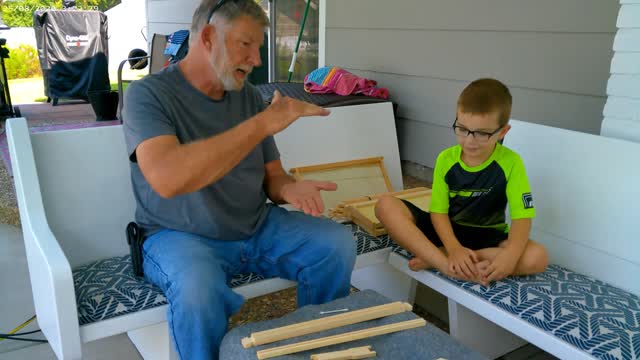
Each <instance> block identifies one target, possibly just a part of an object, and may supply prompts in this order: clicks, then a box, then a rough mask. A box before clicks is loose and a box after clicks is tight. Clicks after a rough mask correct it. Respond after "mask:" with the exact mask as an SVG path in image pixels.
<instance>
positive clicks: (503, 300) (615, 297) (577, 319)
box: [393, 244, 640, 360]
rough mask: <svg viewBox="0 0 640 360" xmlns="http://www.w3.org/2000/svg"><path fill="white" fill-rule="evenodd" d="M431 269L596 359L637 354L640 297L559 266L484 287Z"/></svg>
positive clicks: (634, 359)
mask: <svg viewBox="0 0 640 360" xmlns="http://www.w3.org/2000/svg"><path fill="white" fill-rule="evenodd" d="M393 248H394V249H393V252H394V253H396V254H399V255H401V256H403V257H405V258H407V259H410V258H411V257H412V255H411V254H410V253H409V252H408V251H406V250H404V249H402V248H401V247H399V246H398V245H395V244H394V246H393ZM431 272H433V273H434V274H437V275H438V276H440V277H442V278H444V279H446V280H448V281H450V282H451V283H453V284H455V285H457V286H459V287H461V288H463V289H465V290H467V291H468V292H470V293H472V294H474V295H476V296H479V297H481V298H483V299H484V300H487V301H489V302H490V303H492V304H494V305H496V306H498V307H500V308H502V309H503V310H506V311H508V312H510V313H512V314H514V315H517V316H519V317H520V318H522V319H523V320H525V321H527V322H529V323H530V324H533V325H535V326H536V327H538V328H540V329H542V330H544V331H546V332H548V333H551V334H553V335H554V336H556V337H558V338H560V339H562V340H564V341H566V342H568V343H570V344H572V345H574V346H576V347H577V348H579V349H582V350H584V351H585V352H587V353H589V354H591V355H593V356H594V357H596V358H598V359H620V360H638V359H640V297H638V296H636V295H634V294H631V293H629V292H627V291H624V290H621V289H618V288H616V287H613V286H611V285H609V284H606V283H604V282H602V281H599V280H596V279H593V278H591V277H588V276H585V275H581V274H578V273H576V272H573V271H571V270H568V269H565V268H563V267H560V266H558V265H551V266H549V267H548V268H547V270H546V271H545V272H543V273H541V274H536V275H529V276H518V277H508V278H506V279H504V280H502V281H497V282H495V283H492V284H491V285H490V286H489V287H484V286H481V285H479V284H476V283H472V282H467V281H462V280H456V279H452V278H449V277H447V276H445V275H443V274H441V273H440V272H438V271H433V270H431Z"/></svg>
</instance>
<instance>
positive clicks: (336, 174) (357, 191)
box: [289, 157, 393, 215]
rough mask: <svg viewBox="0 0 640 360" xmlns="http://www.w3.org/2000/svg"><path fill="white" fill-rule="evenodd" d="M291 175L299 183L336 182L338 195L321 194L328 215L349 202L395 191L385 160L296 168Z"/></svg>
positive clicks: (354, 161) (379, 158)
mask: <svg viewBox="0 0 640 360" xmlns="http://www.w3.org/2000/svg"><path fill="white" fill-rule="evenodd" d="M289 172H290V173H291V174H292V175H293V177H294V178H296V180H318V181H332V182H334V183H336V184H337V185H338V189H337V190H336V191H322V192H321V193H320V196H321V197H322V201H323V202H324V207H325V211H324V213H323V214H324V215H327V214H328V213H329V209H332V208H335V207H336V205H338V204H339V203H340V202H341V201H344V200H346V199H353V198H359V197H363V198H364V197H366V196H367V195H368V194H377V193H384V192H389V191H393V188H392V187H391V181H390V180H389V176H388V175H387V171H386V169H385V167H384V158H383V157H373V158H366V159H358V160H349V161H341V162H335V163H328V164H319V165H312V166H303V167H296V168H292V169H290V170H289Z"/></svg>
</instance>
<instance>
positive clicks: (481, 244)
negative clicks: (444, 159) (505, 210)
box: [402, 200, 509, 250]
mask: <svg viewBox="0 0 640 360" xmlns="http://www.w3.org/2000/svg"><path fill="white" fill-rule="evenodd" d="M402 202H404V204H405V205H407V207H408V208H409V211H411V214H413V217H414V218H415V219H416V226H417V227H418V229H420V231H422V233H424V234H425V236H426V237H427V238H428V239H429V240H431V242H432V243H433V244H434V245H435V246H437V247H441V246H444V244H443V243H442V240H440V237H439V236H438V234H437V233H436V229H435V228H434V227H433V223H432V222H431V215H430V214H429V213H428V212H426V211H424V210H422V209H420V208H418V207H417V206H415V205H413V204H412V203H410V202H408V201H406V200H402ZM451 227H453V233H454V234H455V235H456V238H457V239H458V241H459V242H460V244H462V246H464V247H466V248H469V249H471V250H480V249H485V248H490V247H498V245H500V243H501V242H503V241H504V240H507V237H508V236H509V234H508V233H505V232H503V231H500V230H497V229H493V228H479V227H475V226H464V225H458V224H456V223H454V222H451Z"/></svg>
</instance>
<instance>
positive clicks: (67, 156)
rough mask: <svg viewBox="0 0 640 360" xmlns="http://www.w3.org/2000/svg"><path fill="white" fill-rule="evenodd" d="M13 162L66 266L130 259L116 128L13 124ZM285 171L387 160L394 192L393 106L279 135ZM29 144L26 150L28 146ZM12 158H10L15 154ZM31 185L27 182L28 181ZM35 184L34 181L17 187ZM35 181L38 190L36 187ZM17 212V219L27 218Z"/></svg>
mask: <svg viewBox="0 0 640 360" xmlns="http://www.w3.org/2000/svg"><path fill="white" fill-rule="evenodd" d="M9 127H10V128H11V129H10V136H11V137H12V138H13V139H14V141H12V143H15V144H16V146H17V147H18V148H19V150H18V151H14V153H16V152H17V154H13V155H12V156H14V155H18V157H22V158H24V157H25V156H26V157H27V158H28V157H29V156H31V155H30V154H31V153H33V155H32V157H33V159H34V160H35V165H36V168H37V174H33V175H31V174H29V171H28V169H27V168H28V166H24V165H26V164H27V163H28V161H21V160H20V159H19V160H17V161H16V160H12V161H13V162H17V163H16V164H14V169H15V171H16V172H23V173H24V175H23V177H20V176H19V175H20V174H18V177H17V178H16V181H21V183H22V186H24V187H25V194H26V196H28V195H29V194H37V193H38V192H40V193H41V194H42V202H43V206H44V209H45V213H46V220H47V221H48V224H49V227H50V228H51V230H52V232H53V234H54V235H55V237H56V239H57V240H58V242H59V243H60V246H61V248H62V250H63V252H64V253H65V255H66V256H67V259H68V260H69V262H70V264H71V267H72V268H73V267H75V266H77V265H82V264H85V263H88V262H91V261H93V260H98V259H103V258H107V257H111V256H117V255H123V254H127V253H128V247H127V245H126V238H125V226H126V224H127V223H128V222H129V221H132V220H133V219H134V212H135V200H134V197H133V191H132V189H131V179H130V170H129V162H128V157H127V154H126V148H125V142H124V134H123V128H122V126H121V125H117V126H105V127H96V128H86V129H77V130H64V131H51V132H43V133H36V134H29V132H28V130H27V127H26V121H24V120H23V119H20V121H17V122H16V121H15V120H13V119H12V120H11V121H10V123H9ZM276 141H277V143H278V147H279V149H280V152H281V157H282V162H283V164H284V166H285V169H287V170H288V169H289V168H290V167H294V166H303V165H312V164H318V163H326V162H334V161H343V160H351V159H357V158H365V157H375V156H384V157H385V167H386V169H387V172H388V173H389V178H390V179H391V182H392V184H393V185H394V188H396V189H399V188H401V186H402V176H401V171H400V158H399V153H398V143H397V140H396V130H395V121H394V118H393V110H392V107H391V103H381V104H371V105H360V106H348V107H342V108H335V109H332V114H331V115H330V116H329V117H326V118H317V117H312V118H305V119H300V120H299V121H298V122H296V123H295V124H293V125H292V126H290V127H289V128H287V129H286V130H285V131H284V132H282V133H280V134H278V135H277V137H276ZM29 142H31V145H32V146H31V147H29V146H28V143H29ZM14 157H15V156H14ZM32 177H33V178H34V179H30V178H32ZM22 178H24V179H25V180H37V181H22V180H20V179H22ZM38 183H39V189H38V187H37V186H38ZM27 208H28V206H27V207H24V206H23V207H22V208H21V209H20V211H21V217H24V216H29V214H28V210H27Z"/></svg>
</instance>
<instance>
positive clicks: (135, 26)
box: [105, 0, 148, 70]
mask: <svg viewBox="0 0 640 360" xmlns="http://www.w3.org/2000/svg"><path fill="white" fill-rule="evenodd" d="M105 14H106V15H107V19H108V21H109V69H110V70H115V69H117V68H118V65H119V64H120V62H121V61H122V60H124V59H126V58H127V56H128V55H129V52H130V51H131V50H132V49H136V48H138V49H143V50H145V51H147V49H148V47H147V42H146V41H145V38H144V37H145V36H146V32H145V29H146V26H147V17H146V10H145V0H122V2H121V3H120V4H119V5H116V6H114V7H113V8H111V9H109V10H107V11H105Z"/></svg>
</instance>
